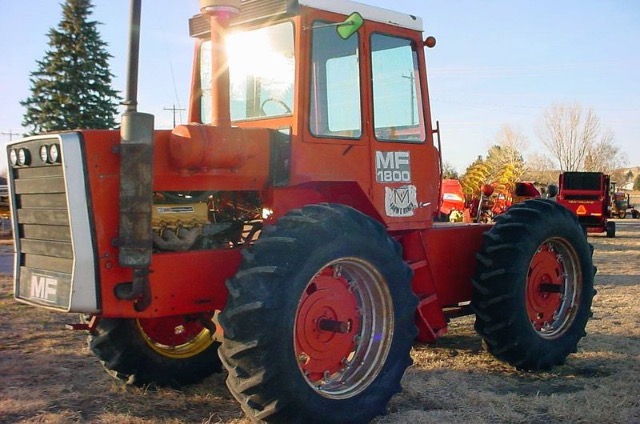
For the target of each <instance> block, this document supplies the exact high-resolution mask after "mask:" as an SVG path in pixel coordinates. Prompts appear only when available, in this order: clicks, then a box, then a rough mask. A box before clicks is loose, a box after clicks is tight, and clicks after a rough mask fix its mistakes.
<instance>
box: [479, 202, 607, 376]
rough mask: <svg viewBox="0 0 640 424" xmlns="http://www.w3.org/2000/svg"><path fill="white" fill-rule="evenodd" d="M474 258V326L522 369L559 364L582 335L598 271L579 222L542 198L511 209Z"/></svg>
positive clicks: (492, 346)
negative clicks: (476, 259)
mask: <svg viewBox="0 0 640 424" xmlns="http://www.w3.org/2000/svg"><path fill="white" fill-rule="evenodd" d="M484 239H485V242H484V245H483V247H482V249H481V251H480V253H479V254H478V255H477V257H478V268H477V271H476V274H475V277H474V279H473V286H474V293H473V299H472V307H473V309H474V311H475V313H476V323H475V328H476V330H477V331H478V333H479V334H480V335H481V336H482V338H483V341H484V344H485V346H486V347H487V349H488V351H489V352H490V353H491V354H493V355H494V356H495V357H496V358H498V359H500V360H503V361H505V362H508V363H509V364H511V365H513V366H515V367H517V368H518V369H523V370H548V369H550V368H551V367H553V366H555V365H560V364H563V363H564V362H565V360H566V358H567V356H568V355H569V354H570V353H572V352H576V351H577V344H578V341H579V340H580V339H581V338H582V337H583V336H585V335H586V333H585V326H586V324H587V320H588V319H589V317H590V315H591V302H592V298H593V296H594V294H595V291H594V288H593V275H594V273H595V272H594V271H595V268H594V267H593V263H592V259H591V253H592V251H591V246H590V245H589V244H588V242H587V239H586V236H585V234H584V233H583V231H582V229H581V227H580V225H579V224H578V222H577V219H576V218H575V216H573V214H571V212H569V211H568V210H567V209H565V208H563V207H562V206H559V205H558V204H556V203H554V202H550V201H546V200H530V201H526V202H524V203H522V204H517V205H514V206H512V207H511V208H510V209H509V211H508V212H507V213H506V214H504V215H501V216H500V217H499V218H498V219H497V222H496V224H495V226H494V227H493V228H492V229H491V230H490V231H488V232H487V233H486V234H485V236H484Z"/></svg>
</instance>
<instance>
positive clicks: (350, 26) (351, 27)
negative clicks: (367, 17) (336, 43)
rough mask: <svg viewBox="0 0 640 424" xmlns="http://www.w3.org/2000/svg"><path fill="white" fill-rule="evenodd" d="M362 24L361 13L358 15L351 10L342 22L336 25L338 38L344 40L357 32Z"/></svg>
mask: <svg viewBox="0 0 640 424" xmlns="http://www.w3.org/2000/svg"><path fill="white" fill-rule="evenodd" d="M362 25H364V19H363V18H362V15H360V14H359V13H358V12H353V13H352V14H351V15H349V17H348V18H347V19H346V20H345V21H344V22H343V23H341V24H339V25H338V26H337V27H336V31H337V32H338V35H339V36H340V38H342V39H343V40H346V39H347V38H349V37H351V36H352V35H353V34H355V33H356V32H358V30H359V29H360V28H362Z"/></svg>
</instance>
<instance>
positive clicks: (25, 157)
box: [18, 148, 31, 166]
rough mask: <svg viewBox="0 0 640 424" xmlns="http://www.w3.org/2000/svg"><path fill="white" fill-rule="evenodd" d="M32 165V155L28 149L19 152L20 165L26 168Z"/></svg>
mask: <svg viewBox="0 0 640 424" xmlns="http://www.w3.org/2000/svg"><path fill="white" fill-rule="evenodd" d="M30 163H31V154H30V153H29V151H28V150H27V149H24V148H23V149H19V150H18V165H20V166H25V165H29V164H30Z"/></svg>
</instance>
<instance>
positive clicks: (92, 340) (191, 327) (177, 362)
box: [89, 315, 222, 387]
mask: <svg viewBox="0 0 640 424" xmlns="http://www.w3.org/2000/svg"><path fill="white" fill-rule="evenodd" d="M210 317H212V315H211V316H210ZM210 317H208V318H210ZM212 324H213V323H212ZM207 325H208V324H207ZM219 345H220V343H218V342H216V341H214V340H213V339H212V337H211V333H210V331H209V330H208V329H207V328H205V327H204V326H203V325H202V323H201V321H200V319H199V318H198V317H184V316H176V317H165V318H153V319H106V318H103V319H101V320H100V321H99V323H98V326H97V328H96V330H95V331H94V332H93V333H92V334H91V335H90V336H89V348H90V349H91V351H93V353H94V354H95V355H96V356H97V357H98V358H99V359H100V361H101V362H102V365H103V366H104V367H105V369H106V370H107V371H108V372H109V374H111V375H112V376H114V377H115V378H117V379H119V380H122V381H124V382H126V383H128V384H133V385H136V386H145V385H157V386H171V387H180V386H182V385H186V384H194V383H198V382H200V381H201V380H203V379H205V378H206V377H208V376H209V375H211V374H213V373H215V372H220V371H221V370H222V364H221V363H220V359H219V357H218V346H219Z"/></svg>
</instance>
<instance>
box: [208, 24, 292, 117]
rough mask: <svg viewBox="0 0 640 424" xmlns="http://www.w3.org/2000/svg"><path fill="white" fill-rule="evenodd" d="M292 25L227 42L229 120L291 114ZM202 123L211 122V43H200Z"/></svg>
mask: <svg viewBox="0 0 640 424" xmlns="http://www.w3.org/2000/svg"><path fill="white" fill-rule="evenodd" d="M293 39H294V37H293V24H292V23H291V22H283V23H280V24H276V25H272V26H269V27H265V28H259V29H255V30H251V31H237V32H234V33H232V34H230V35H229V37H228V38H227V46H226V48H227V56H228V60H229V80H230V87H229V89H230V93H229V96H230V102H231V104H230V111H231V120H232V121H239V120H246V119H259V118H270V117H276V116H283V115H291V114H292V113H293V91H294V81H295V60H294V57H295V55H294V41H293ZM200 57H201V64H200V81H201V91H202V97H201V105H200V106H201V107H200V110H201V119H202V122H203V123H209V122H211V42H210V41H206V42H204V43H202V47H201V53H200Z"/></svg>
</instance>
